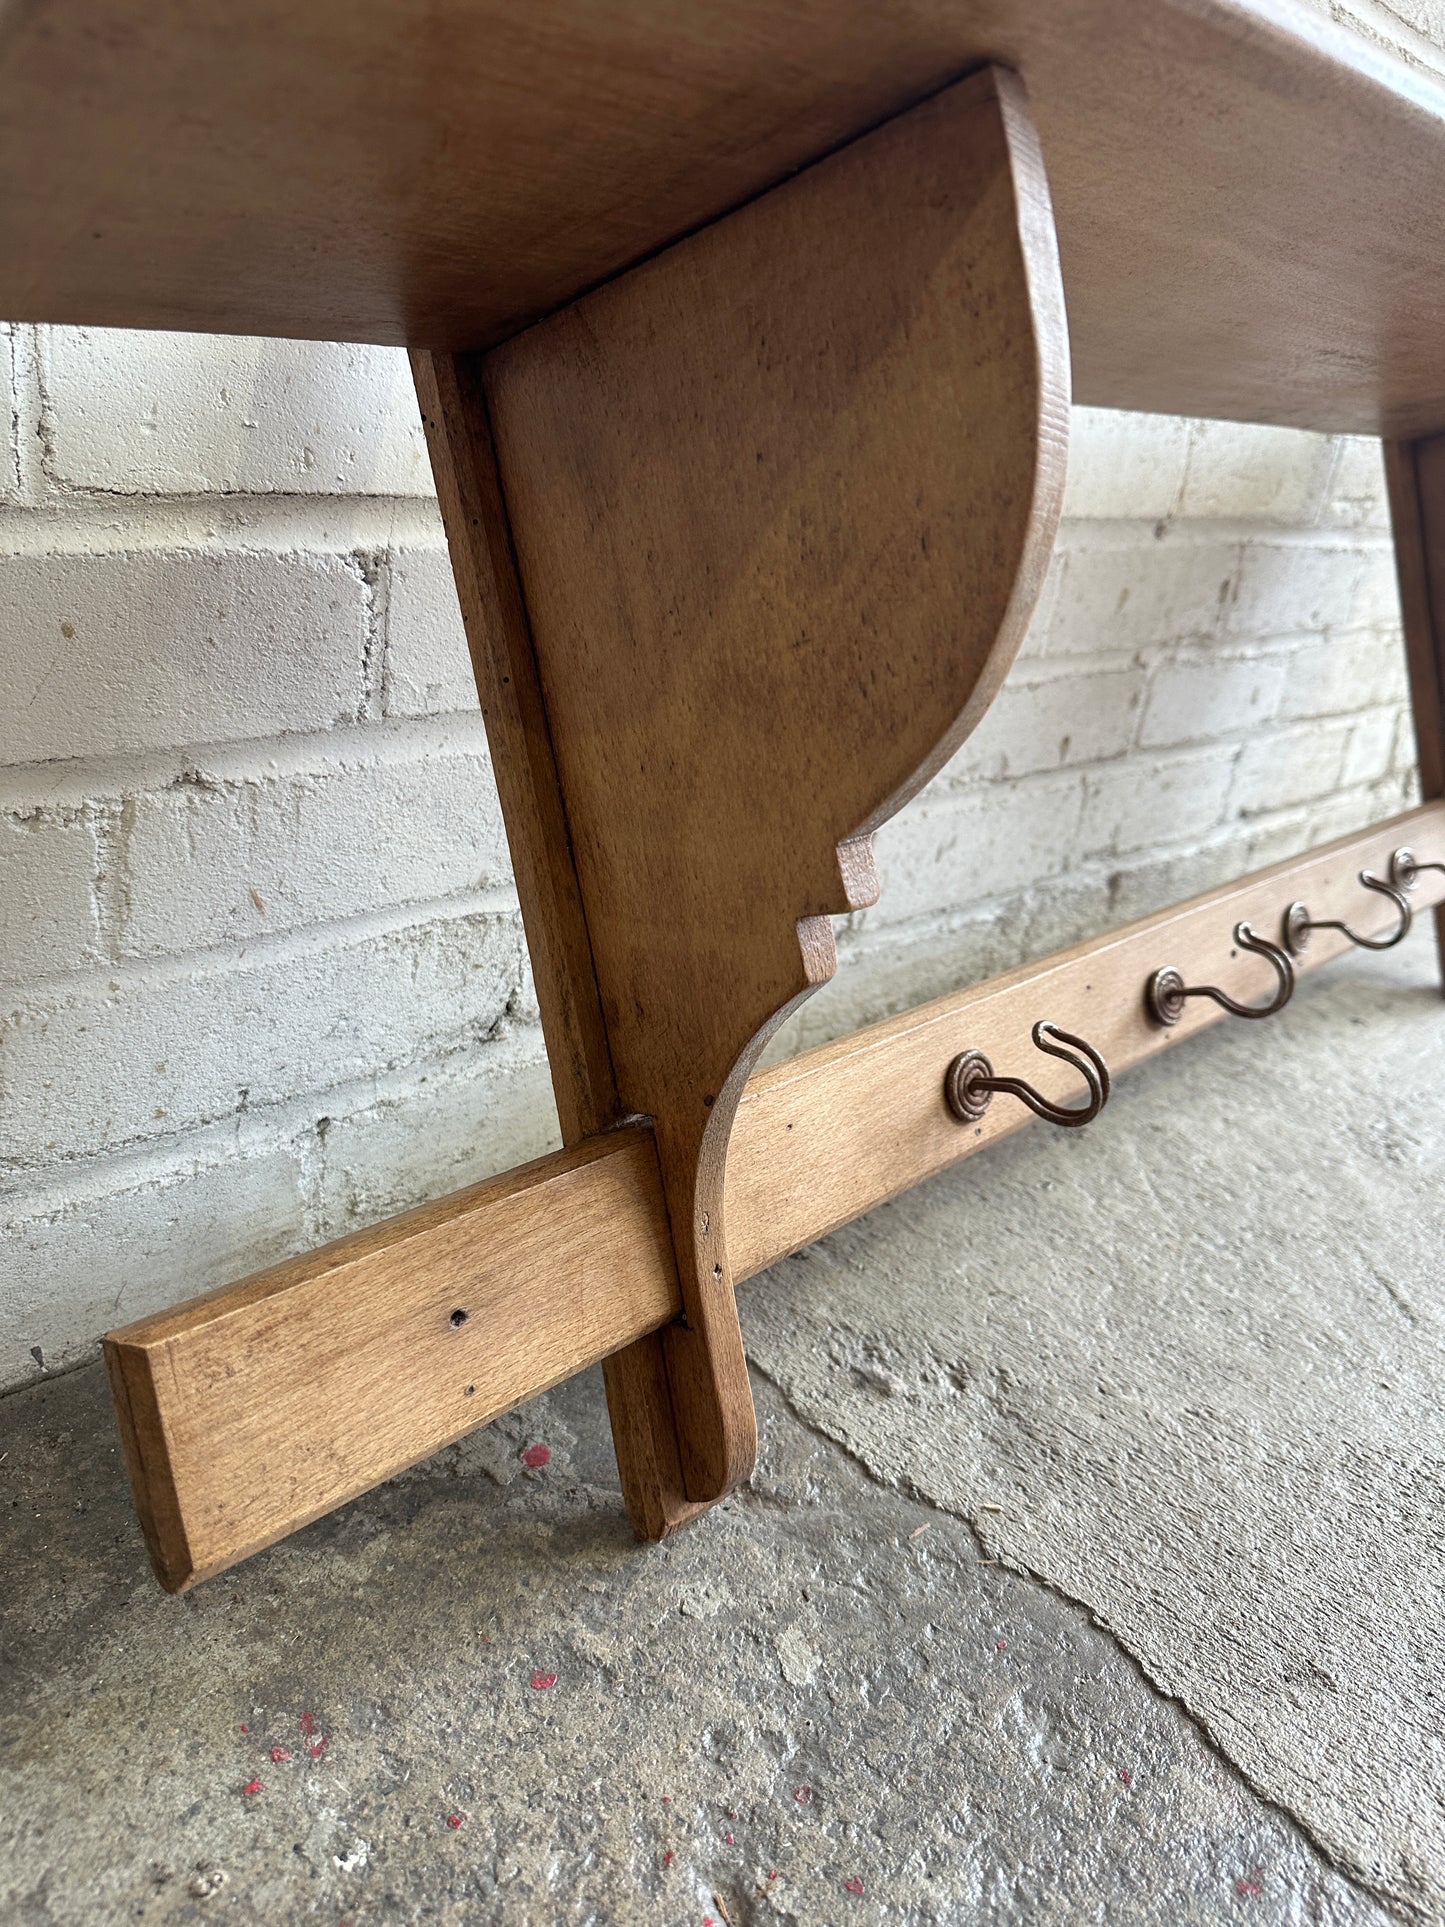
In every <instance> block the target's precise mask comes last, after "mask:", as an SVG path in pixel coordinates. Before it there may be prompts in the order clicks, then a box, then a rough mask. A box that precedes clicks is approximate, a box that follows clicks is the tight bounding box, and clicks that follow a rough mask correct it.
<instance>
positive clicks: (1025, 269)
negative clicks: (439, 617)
mask: <svg viewBox="0 0 1445 1927" xmlns="http://www.w3.org/2000/svg"><path fill="white" fill-rule="evenodd" d="M484 382H485V389H486V395H487V404H488V409H489V412H490V416H491V420H492V425H493V433H494V436H495V441H496V448H497V457H498V467H499V472H500V475H501V478H502V488H503V494H504V497H505V500H506V504H507V512H508V516H509V518H510V522H511V527H512V535H513V542H514V545H515V551H516V557H517V563H518V570H519V576H520V580H521V584H522V590H523V596H524V599H525V603H526V608H527V615H528V620H529V622H530V624H531V630H532V638H533V646H534V649H535V651H536V656H537V661H538V664H539V668H540V672H541V679H542V688H543V697H544V701H545V705H546V711H547V716H548V721H549V724H550V728H551V735H552V743H553V747H554V750H555V754H556V759H557V769H558V774H559V776H560V779H561V786H562V793H563V796H564V798H565V801H566V809H567V817H568V821H569V824H570V826H571V831H572V848H573V855H574V860H575V863H576V868H577V876H578V879H579V881H580V884H581V891H582V899H583V904H584V906H585V910H586V918H587V926H588V930H589V933H590V936H591V943H592V955H593V960H594V963H595V966H596V971H597V981H598V985H599V987H600V990H601V995H602V1007H603V1014H604V1018H605V1021H606V1026H607V1035H608V1041H609V1045H610V1048H611V1053H612V1062H613V1067H614V1071H615V1075H616V1078H617V1089H618V1095H619V1098H620V1100H621V1102H622V1104H623V1105H624V1106H625V1107H626V1108H627V1109H628V1110H630V1111H634V1112H638V1113H641V1114H644V1115H646V1116H648V1117H650V1118H652V1119H653V1121H654V1128H655V1130H656V1134H657V1145H658V1156H659V1159H660V1161H661V1165H662V1173H663V1186H664V1190H665V1192H666V1195H667V1200H668V1211H669V1216H670V1218H671V1222H672V1229H673V1242H674V1248H675V1250H676V1253H677V1260H678V1272H679V1276H680V1278H681V1281H682V1292H683V1302H684V1306H685V1312H686V1317H685V1320H684V1321H683V1322H681V1323H680V1324H678V1325H677V1326H674V1327H671V1328H669V1330H668V1331H667V1333H666V1334H665V1335H664V1343H665V1346H666V1350H667V1364H668V1381H669V1385H670V1387H671V1393H672V1407H673V1413H674V1417H675V1419H676V1422H677V1431H678V1440H679V1446H680V1450H681V1459H682V1470H683V1478H684V1484H685V1487H686V1491H687V1493H688V1496H689V1498H691V1499H693V1500H695V1501H706V1500H710V1499H715V1498H717V1497H718V1496H719V1495H720V1494H721V1493H723V1492H725V1491H727V1490H728V1489H729V1488H730V1487H731V1486H733V1485H735V1484H736V1483H737V1482H738V1481H739V1480H740V1479H743V1478H746V1477H747V1475H748V1473H749V1471H750V1470H751V1466H752V1460H753V1453H754V1450H755V1428H754V1423H753V1414H752V1399H751V1394H750V1391H749V1387H748V1379H747V1368H746V1363H745V1361H744V1358H743V1351H742V1341H741V1337H740V1335H739V1333H738V1328H737V1312H736V1307H735V1305H734V1303H733V1297H732V1284H731V1278H730V1275H729V1268H728V1256H727V1244H726V1236H725V1226H724V1223H723V1211H722V1203H723V1177H724V1167H725V1159H726V1150H727V1139H728V1134H729V1131H730V1129H731V1123H732V1117H733V1113H734V1111H735V1108H736V1105H737V1101H738V1098H739V1096H740V1095H741V1092H742V1087H743V1084H744V1082H745V1080H746V1078H747V1074H748V1071H749V1069H750V1068H751V1066H752V1064H753V1063H754V1062H755V1061H756V1058H757V1056H758V1054H759V1052H760V1051H761V1049H762V1047H763V1044H764V1043H765V1042H766V1039H767V1037H768V1035H769V1033H770V1031H771V1030H772V1029H773V1028H774V1027H775V1026H776V1024H777V1023H778V1022H780V1021H781V1019H782V1018H783V1017H784V1016H785V1015H786V1013H787V1012H788V1011H789V1010H790V1009H791V1008H793V1007H794V1005H795V1004H796V1003H797V1002H798V1000H799V999H801V998H802V997H805V996H806V995H808V994H809V992H810V991H811V990H812V989H813V988H814V987H815V986H816V985H817V984H818V983H820V982H822V981H824V980H825V979H826V978H827V977H829V976H831V974H832V972H833V968H834V955H833V939H832V930H831V926H830V924H829V922H828V917H829V915H830V914H833V913H839V912H843V911H847V910H851V909H857V908H860V907H862V906H863V905H865V904H867V903H870V902H872V901H873V900H874V897H875V896H876V893H877V884H876V879H875V877H874V874H873V866H872V858H871V852H870V847H869V840H868V839H869V834H870V832H871V831H872V830H873V829H874V828H876V826H877V825H878V824H879V823H881V822H882V821H884V820H885V818H887V817H888V816H890V815H891V814H892V813H893V812H894V811H895V810H896V809H898V808H899V807H900V806H901V804H902V803H903V802H905V801H906V800H907V798H908V797H909V796H911V795H912V794H913V793H914V792H915V791H916V790H917V789H918V788H919V787H921V785H922V784H923V783H924V782H925V781H926V780H927V779H928V777H929V776H930V775H931V774H932V773H933V772H934V771H935V770H936V769H938V768H939V767H940V766H941V765H942V764H943V762H944V761H945V760H946V759H947V758H948V757H949V756H950V755H951V754H952V753H953V752H954V750H955V749H957V747H958V745H959V744H960V743H961V742H962V740H963V739H964V737H965V736H966V735H967V734H968V733H969V731H970V730H971V729H972V728H973V727H974V725H975V723H976V722H977V721H978V720H979V718H980V717H981V716H982V715H983V713H984V711H985V709H986V708H987V706H988V704H989V702H990V701H991V700H992V698H993V695H994V693H995V692H996V690H997V689H998V686H999V684H1000V683H1001V681H1002V679H1003V676H1004V674H1005V672H1006V670H1007V668H1008V665H1009V663H1010V662H1011V661H1012V658H1013V655H1014V652H1015V650H1016V649H1017V647H1018V644H1019V642H1020V641H1021V639H1022V636H1023V632H1024V629H1025V626H1026V624H1027V621H1028V617H1029V614H1030V613H1031V610H1032V607H1033V603H1034V600H1035V597H1036V595H1037V592H1038V589H1039V586H1040V585H1041V583H1042V580H1043V575H1044V570H1045V568H1046V566H1047V562H1048V556H1049V552H1050V549H1051V546H1052V542H1053V535H1054V530H1055V527H1056V525H1057V521H1058V513H1059V506H1060V502H1061V499H1062V493H1063V476H1064V449H1065V438H1066V434H1067V422H1068V352H1067V341H1066V334H1065V326H1064V316H1063V303H1062V292H1061V288H1060V283H1059V275H1058V262H1057V256H1056V253H1055V248H1054V235H1053V226H1052V217H1051V214H1050V210H1049V202H1048V192H1047V187H1046V185H1045V182H1044V178H1043V169H1042V162H1041V159H1040V156H1039V153H1038V146H1037V141H1036V139H1035V137H1034V134H1033V128H1032V123H1031V121H1030V119H1029V115H1028V109H1027V103H1026V101H1025V98H1024V96H1023V92H1022V89H1021V88H1020V87H1019V85H1018V83H1017V81H1016V80H1015V79H1014V78H1013V77H1012V76H1011V75H1008V74H1002V73H999V72H997V71H996V70H993V69H990V70H987V71H985V72H983V73H981V74H978V75H975V76H974V77H973V78H972V79H970V80H968V81H965V82H963V83H962V84H961V85H960V86H958V87H955V88H953V89H951V90H949V91H948V92H946V93H944V94H941V95H939V96H938V97H936V98H935V99H934V100H932V101H930V102H928V103H927V104H925V105H924V106H922V107H919V108H916V109H914V110H913V111H912V112H911V113H909V114H906V115H904V116H902V117H901V118H900V119H898V120H896V121H893V122H890V123H889V124H888V125H886V126H885V127H882V128H880V129H878V130H877V131H876V132H874V133H872V134H870V135H868V136H866V137H865V138H864V139H862V140H860V141H858V142H856V143H854V144H853V145H852V146H849V147H846V148H844V149H842V150H840V151H839V152H838V153H836V154H834V155H832V156H831V157H829V158H828V159H827V160H825V161H823V162H820V163H819V164H818V165H817V166H816V167H813V168H810V169H808V170H806V171H805V172H804V173H802V174H800V175H798V176H796V177H795V178H794V179H793V180H791V181H789V182H787V183H786V184H784V185H783V186H782V187H779V188H777V189H775V190H774V191H773V192H771V193H770V194H767V195H765V196H763V197H762V198H761V199H760V200H757V201H754V202H752V203H751V204H750V205H749V206H747V207H745V208H743V209H741V210H739V211H738V212H737V213H735V214H733V215H730V216H729V217H728V218H727V219H726V220H724V221H720V222H718V223H717V224H716V225H715V226H713V227H710V228H708V229H706V230H704V231H703V232H702V233H700V234H697V235H694V236H692V237H691V238H690V239H688V240H686V241H684V242H682V243H680V244H679V245H678V246H676V247H675V248H672V249H670V250H668V251H667V252H666V253H664V254H662V255H659V256H658V257H656V258H655V259H654V260H652V261H650V262H648V263H647V264H645V265H644V266H642V267H640V268H637V269H635V270H634V271H633V272H632V273H630V274H628V275H626V276H624V277H622V278H621V279H620V280H617V281H614V282H612V283H610V284H609V285H608V286H607V287H605V288H602V289H599V290H598V291H597V292H596V293H594V294H592V295H589V296H588V297H586V298H585V299H584V300H582V301H580V302H578V303H577V304H576V305H575V306H573V307H571V308H568V309H566V310H564V311H563V312H562V313H561V314H559V315H557V316H554V317H553V318H552V319H551V320H550V321H547V322H545V323H543V324H541V325H540V326H539V327H537V328H535V329H533V330H532V331H531V332H530V333H528V334H526V335H524V336H522V337H520V338H518V339H517V340H516V341H513V342H511V343H509V344H508V345H507V346H506V347H504V348H501V349H499V350H497V351H496V352H495V353H493V354H492V355H491V356H490V357H489V359H488V360H487V363H486V367H485V374H484Z"/></svg>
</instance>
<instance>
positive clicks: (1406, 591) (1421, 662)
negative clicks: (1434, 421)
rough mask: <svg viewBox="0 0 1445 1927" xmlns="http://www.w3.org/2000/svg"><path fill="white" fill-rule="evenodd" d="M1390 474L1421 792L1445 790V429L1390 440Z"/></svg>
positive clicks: (1442, 923) (1444, 916)
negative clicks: (1444, 431)
mask: <svg viewBox="0 0 1445 1927" xmlns="http://www.w3.org/2000/svg"><path fill="white" fill-rule="evenodd" d="M1385 480H1386V483H1387V485H1388V489H1389V496H1390V520H1391V523H1392V525H1393V528H1394V534H1395V568H1396V573H1397V575H1398V577H1399V583H1400V614H1401V619H1402V621H1403V624H1404V631H1405V661H1406V664H1407V665H1408V668H1409V672H1410V709H1411V712H1412V715H1413V717H1414V723H1415V749H1416V756H1417V760H1418V763H1419V770H1420V794H1421V795H1422V796H1424V797H1426V798H1432V797H1436V796H1445V435H1436V436H1433V437H1431V438H1430V439H1428V440H1425V441H1416V442H1398V441H1396V442H1386V444H1385ZM1416 854H1417V855H1418V854H1420V853H1419V852H1418V851H1417V852H1416ZM1435 928H1436V936H1437V939H1438V942H1439V947H1440V958H1441V977H1442V984H1445V910H1437V911H1436V913H1435Z"/></svg>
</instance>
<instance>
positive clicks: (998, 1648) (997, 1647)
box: [993, 1639, 1008, 1653]
mask: <svg viewBox="0 0 1445 1927" xmlns="http://www.w3.org/2000/svg"><path fill="white" fill-rule="evenodd" d="M993 1649H994V1651H995V1652H996V1653H1006V1652H1007V1651H1008V1641H1007V1640H1006V1639H996V1640H995V1641H994V1642H993Z"/></svg>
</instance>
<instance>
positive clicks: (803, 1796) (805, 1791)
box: [793, 1786, 813, 1807]
mask: <svg viewBox="0 0 1445 1927" xmlns="http://www.w3.org/2000/svg"><path fill="white" fill-rule="evenodd" d="M812 1797H813V1789H812V1788H811V1787H810V1786H795V1787H794V1788H793V1798H794V1799H795V1800H796V1801H797V1803H798V1805H799V1806H800V1807H805V1806H807V1804H808V1802H809V1801H810V1800H811V1799H812Z"/></svg>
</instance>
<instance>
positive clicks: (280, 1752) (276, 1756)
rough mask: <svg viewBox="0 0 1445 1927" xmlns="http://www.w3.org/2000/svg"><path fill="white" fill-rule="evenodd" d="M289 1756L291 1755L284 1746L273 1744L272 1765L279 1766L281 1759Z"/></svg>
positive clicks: (286, 1758) (287, 1758)
mask: <svg viewBox="0 0 1445 1927" xmlns="http://www.w3.org/2000/svg"><path fill="white" fill-rule="evenodd" d="M290 1758H291V1755H290V1754H289V1753H288V1752H287V1751H286V1749H285V1747H284V1746H273V1747H272V1748H271V1761H272V1764H273V1765H274V1766H280V1765H281V1763H282V1761H283V1760H289V1759H290Z"/></svg>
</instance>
